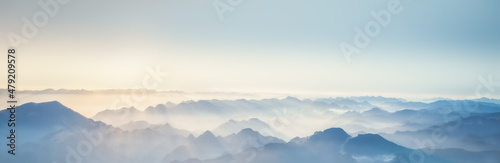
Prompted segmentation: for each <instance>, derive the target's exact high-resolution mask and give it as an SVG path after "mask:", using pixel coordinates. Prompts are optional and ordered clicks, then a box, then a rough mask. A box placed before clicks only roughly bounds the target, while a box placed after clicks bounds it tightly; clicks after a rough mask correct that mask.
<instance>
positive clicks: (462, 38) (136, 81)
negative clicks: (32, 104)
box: [0, 0, 500, 97]
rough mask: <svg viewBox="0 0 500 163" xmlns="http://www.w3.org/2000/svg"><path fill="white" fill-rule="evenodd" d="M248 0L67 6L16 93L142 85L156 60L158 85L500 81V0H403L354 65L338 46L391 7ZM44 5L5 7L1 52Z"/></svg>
mask: <svg viewBox="0 0 500 163" xmlns="http://www.w3.org/2000/svg"><path fill="white" fill-rule="evenodd" d="M46 1H47V0H42V2H46ZM242 1H243V2H242V3H241V4H240V5H238V6H233V7H234V10H233V11H232V12H227V13H226V14H225V15H224V16H225V19H224V21H221V20H220V19H219V17H218V15H217V12H216V11H215V9H214V7H213V6H212V2H213V1H212V0H205V1H199V0H182V1H179V0H178V1H173V0H168V1H160V0H153V1H133V0H107V1H101V0H85V1H84V0H71V1H70V2H69V3H68V4H66V5H63V6H61V7H60V11H59V12H58V13H57V14H56V15H55V16H54V17H52V18H50V19H49V23H48V24H47V25H46V26H44V27H42V28H39V31H38V33H37V35H36V36H35V37H34V38H32V39H29V42H28V43H27V44H22V45H20V46H18V47H16V48H17V49H18V51H19V55H22V56H20V57H19V60H20V61H19V63H20V65H19V67H20V68H19V69H20V70H19V73H20V74H19V76H20V78H19V85H20V88H22V89H45V88H55V89H58V88H66V89H121V88H135V87H138V86H140V83H141V82H142V79H143V77H144V76H145V75H146V74H147V72H146V71H145V67H147V66H154V65H160V66H161V67H162V69H163V70H164V71H165V72H168V73H169V76H168V77H167V78H165V81H164V82H162V83H161V84H160V87H159V88H158V89H161V90H184V91H252V92H259V91H260V92H262V91H264V92H290V93H294V92H299V93H300V92H307V93H310V92H322V93H324V92H345V93H346V95H348V94H368V95H377V94H379V95H385V94H395V95H397V94H406V95H407V94H418V95H429V96H454V97H464V96H473V95H474V90H475V88H476V86H477V85H478V84H480V83H479V81H478V77H479V76H481V75H483V76H487V75H490V74H491V75H492V76H493V79H496V81H500V72H499V71H498V70H499V69H500V64H499V61H500V55H499V54H498V53H499V52H500V31H499V29H500V17H499V16H498V15H500V13H499V11H498V6H500V1H496V0H478V1H472V0H442V1H433V0H414V1H410V0H401V1H400V2H401V6H402V7H403V10H402V12H401V13H400V14H398V15H393V17H392V19H391V23H390V24H389V25H388V26H387V27H383V28H382V29H381V32H380V34H379V35H378V36H376V37H374V38H373V39H372V41H371V44H370V45H369V46H368V47H367V48H364V49H362V52H361V53H360V54H355V55H352V56H351V62H350V63H347V61H346V59H345V57H344V55H343V54H342V52H341V50H340V48H339V44H340V43H341V42H343V41H344V42H347V43H352V42H353V38H354V36H355V32H354V30H353V29H354V28H355V27H360V28H364V26H365V24H367V23H368V22H370V21H373V20H374V18H373V17H372V16H371V15H370V11H372V10H374V11H380V10H383V9H387V4H388V3H389V2H390V1H389V0H385V1H368V0H335V1H326V0H309V1H305V0H304V1H287V0H272V1H269V0H242ZM221 2H224V3H227V2H226V0H221ZM37 3H38V1H22V2H21V1H2V2H0V4H1V5H0V18H1V21H2V22H3V24H4V25H2V27H1V28H0V36H1V37H0V43H1V45H3V47H4V48H7V47H9V46H10V45H11V43H10V42H9V41H8V37H7V34H8V33H9V32H14V33H17V34H20V33H21V27H22V25H23V22H22V21H21V18H22V17H23V16H26V17H28V18H29V19H31V17H32V16H33V14H35V13H37V12H39V11H43V10H42V9H41V8H40V6H38V4H37ZM1 64H5V63H1ZM3 67H5V66H3ZM2 74H4V75H2V76H6V74H5V71H2ZM4 85H5V84H4ZM498 90H500V88H498ZM499 94H500V93H498V92H496V93H494V95H496V97H498V95H499Z"/></svg>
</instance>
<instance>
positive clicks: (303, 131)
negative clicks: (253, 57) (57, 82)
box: [0, 97, 500, 163]
mask: <svg viewBox="0 0 500 163" xmlns="http://www.w3.org/2000/svg"><path fill="white" fill-rule="evenodd" d="M495 101H497V100H494V99H489V100H487V101H485V100H484V99H483V100H440V101H435V102H431V103H421V102H407V101H405V100H403V99H393V98H383V97H353V98H326V99H316V100H308V99H305V100H299V99H297V98H293V97H288V98H285V99H264V100H244V99H241V100H201V101H187V102H183V103H179V104H173V103H166V104H159V105H157V106H154V107H149V108H147V109H146V110H144V111H139V110H137V109H135V108H122V109H118V110H106V111H103V112H100V113H98V114H96V115H95V116H94V117H92V119H89V118H86V117H84V116H82V115H80V114H79V113H77V112H74V111H73V110H72V109H70V108H67V107H66V106H64V105H63V104H61V103H59V102H56V101H53V102H45V103H27V104H24V105H21V106H19V107H18V108H17V111H16V116H17V117H18V123H17V126H16V130H17V131H18V135H17V142H16V146H17V149H16V156H15V157H10V156H7V155H8V154H7V152H1V153H0V158H2V162H3V161H6V162H55V163H62V162H72V163H76V162H89V163H90V162H106V163H112V162H117V163H118V162H120V163H135V162H160V163H194V162H197V163H201V162H203V163H228V162H251V163H262V162H273V163H281V162H283V163H285V162H287V163H290V162H291V163H302V162H325V163H326V162H340V163H350V162H353V163H355V162H358V163H365V162H366V163H371V162H401V163H403V162H436V163H437V162H439V163H441V162H450V163H454V162H471V161H474V162H498V161H500V149H499V148H498V146H499V145H500V128H499V125H498V124H500V123H499V122H500V114H499V113H500V105H499V104H497V103H495ZM386 108H387V109H386ZM9 114H10V113H8V110H2V111H0V121H2V122H7V120H8V115H9ZM0 131H7V126H6V125H1V126H0ZM7 148H8V147H7V146H3V147H1V148H0V149H1V150H2V151H7ZM40 151H44V152H40Z"/></svg>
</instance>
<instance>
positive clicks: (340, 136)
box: [309, 128, 351, 142]
mask: <svg viewBox="0 0 500 163" xmlns="http://www.w3.org/2000/svg"><path fill="white" fill-rule="evenodd" d="M349 137H351V136H350V135H349V134H347V133H346V132H345V131H344V130H343V129H341V128H330V129H326V130H325V131H318V132H315V133H314V135H312V136H311V137H310V138H309V140H310V141H340V142H343V141H345V140H346V139H347V138H349Z"/></svg>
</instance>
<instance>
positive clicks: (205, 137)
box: [196, 130, 217, 140]
mask: <svg viewBox="0 0 500 163" xmlns="http://www.w3.org/2000/svg"><path fill="white" fill-rule="evenodd" d="M196 139H197V140H213V139H217V137H215V135H214V134H213V133H212V132H210V131H208V130H207V131H205V132H204V133H203V134H201V135H200V136H198V137H197V138H196Z"/></svg>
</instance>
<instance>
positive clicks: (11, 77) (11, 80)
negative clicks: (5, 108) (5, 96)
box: [7, 49, 16, 99]
mask: <svg viewBox="0 0 500 163" xmlns="http://www.w3.org/2000/svg"><path fill="white" fill-rule="evenodd" d="M7 52H8V53H9V54H8V57H7V64H8V68H9V70H8V73H9V74H8V86H7V91H8V92H9V98H11V99H14V92H15V91H16V87H15V83H16V56H15V54H16V50H15V49H9V50H8V51H7Z"/></svg>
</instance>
